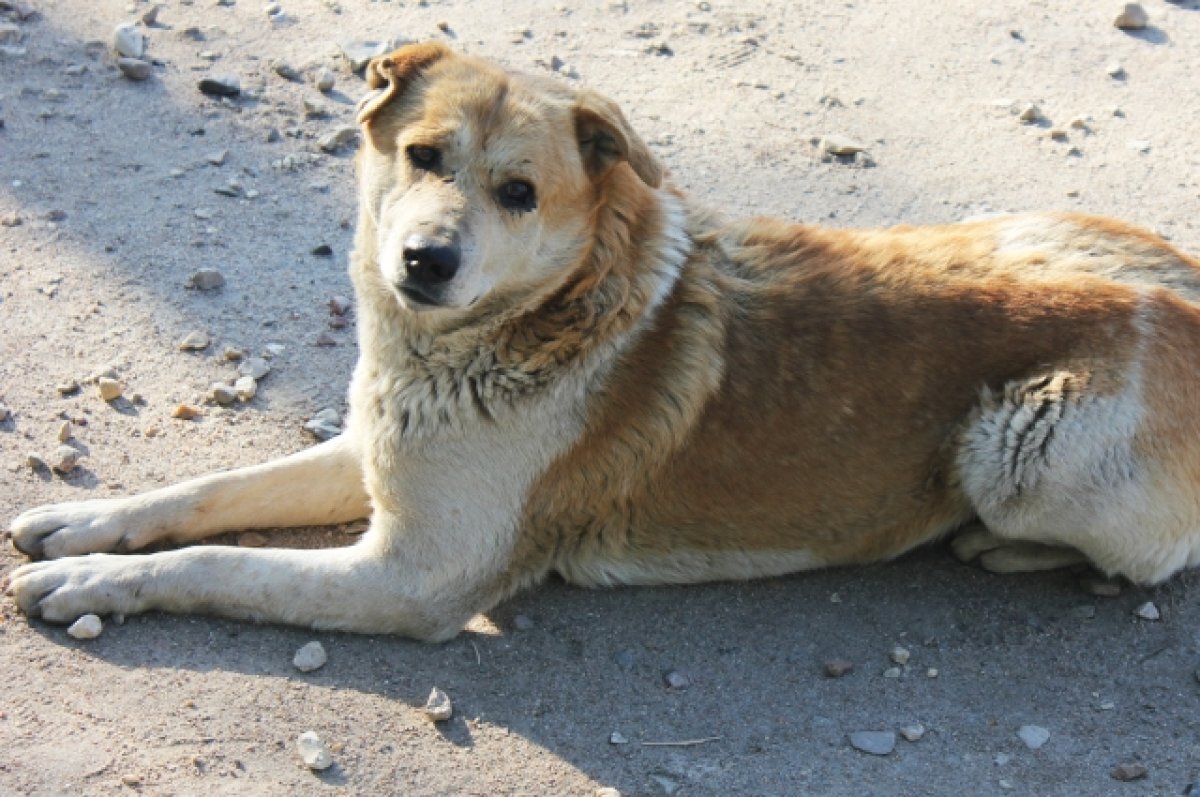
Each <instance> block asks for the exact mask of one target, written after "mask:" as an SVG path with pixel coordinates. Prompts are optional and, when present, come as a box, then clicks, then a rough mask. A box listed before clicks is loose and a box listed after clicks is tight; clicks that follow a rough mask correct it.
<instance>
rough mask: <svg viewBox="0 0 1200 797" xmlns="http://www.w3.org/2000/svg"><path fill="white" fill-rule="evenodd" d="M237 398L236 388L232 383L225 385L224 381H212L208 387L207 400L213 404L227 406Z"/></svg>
mask: <svg viewBox="0 0 1200 797" xmlns="http://www.w3.org/2000/svg"><path fill="white" fill-rule="evenodd" d="M237 399H238V394H237V390H235V389H234V388H233V386H232V385H227V384H225V383H224V382H214V383H213V384H212V387H210V388H209V389H208V400H209V401H211V402H213V403H214V404H220V405H221V406H222V407H228V406H229V405H230V404H232V403H233V402H235V401H237Z"/></svg>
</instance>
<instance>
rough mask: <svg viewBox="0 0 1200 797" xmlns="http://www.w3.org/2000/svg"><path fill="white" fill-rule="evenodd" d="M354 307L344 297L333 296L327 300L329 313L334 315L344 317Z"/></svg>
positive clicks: (352, 303)
mask: <svg viewBox="0 0 1200 797" xmlns="http://www.w3.org/2000/svg"><path fill="white" fill-rule="evenodd" d="M353 306H354V302H352V301H350V299H348V298H346V297H345V296H333V297H330V299H329V312H331V313H333V314H334V315H345V314H346V313H348V312H350V308H351V307H353Z"/></svg>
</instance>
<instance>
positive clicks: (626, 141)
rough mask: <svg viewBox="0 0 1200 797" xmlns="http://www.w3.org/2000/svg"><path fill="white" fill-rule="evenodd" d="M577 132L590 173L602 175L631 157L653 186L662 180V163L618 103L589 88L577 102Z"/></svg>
mask: <svg viewBox="0 0 1200 797" xmlns="http://www.w3.org/2000/svg"><path fill="white" fill-rule="evenodd" d="M575 135H576V136H577V137H578V139H579V149H580V152H581V153H582V154H583V162H584V165H585V166H586V167H587V170H588V173H589V174H591V175H592V177H594V178H599V177H602V176H604V175H605V174H607V173H608V170H609V169H611V168H612V167H613V166H614V165H616V164H617V163H619V162H620V161H627V162H628V163H629V165H630V166H631V167H633V171H634V172H636V173H637V176H638V177H640V178H642V182H644V183H645V184H646V185H648V186H650V187H651V188H658V187H659V185H661V184H662V177H663V172H662V166H660V165H659V163H658V161H657V160H655V158H654V156H653V155H651V154H650V149H649V148H648V147H647V146H646V142H644V141H642V139H641V138H640V137H639V136H638V134H637V133H635V132H634V131H633V128H632V127H630V126H629V122H627V121H625V115H624V114H622V113H621V109H620V108H619V107H617V104H616V103H615V102H613V101H612V100H610V99H608V98H607V97H602V96H600V95H599V94H596V93H595V92H592V91H587V90H586V89H585V90H583V91H580V92H579V94H578V95H577V97H576V102H575Z"/></svg>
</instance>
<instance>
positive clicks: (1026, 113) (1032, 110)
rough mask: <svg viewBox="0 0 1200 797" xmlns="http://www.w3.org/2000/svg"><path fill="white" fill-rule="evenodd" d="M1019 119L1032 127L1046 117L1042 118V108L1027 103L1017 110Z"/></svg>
mask: <svg viewBox="0 0 1200 797" xmlns="http://www.w3.org/2000/svg"><path fill="white" fill-rule="evenodd" d="M1017 118H1018V119H1020V120H1021V121H1022V122H1024V123H1025V124H1027V125H1031V124H1034V123H1036V122H1040V121H1042V120H1043V119H1045V117H1044V116H1042V110H1041V108H1038V107H1037V106H1036V105H1034V104H1033V103H1032V102H1027V103H1025V104H1023V105H1021V106H1020V108H1019V109H1018V110H1017Z"/></svg>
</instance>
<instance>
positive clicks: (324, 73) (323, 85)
mask: <svg viewBox="0 0 1200 797" xmlns="http://www.w3.org/2000/svg"><path fill="white" fill-rule="evenodd" d="M316 84H317V90H318V91H320V92H321V93H323V94H328V93H329V92H331V91H333V87H334V86H335V85H336V84H337V75H335V74H333V70H332V69H330V68H328V67H324V66H323V67H321V69H320V70H318V72H317V79H316Z"/></svg>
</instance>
